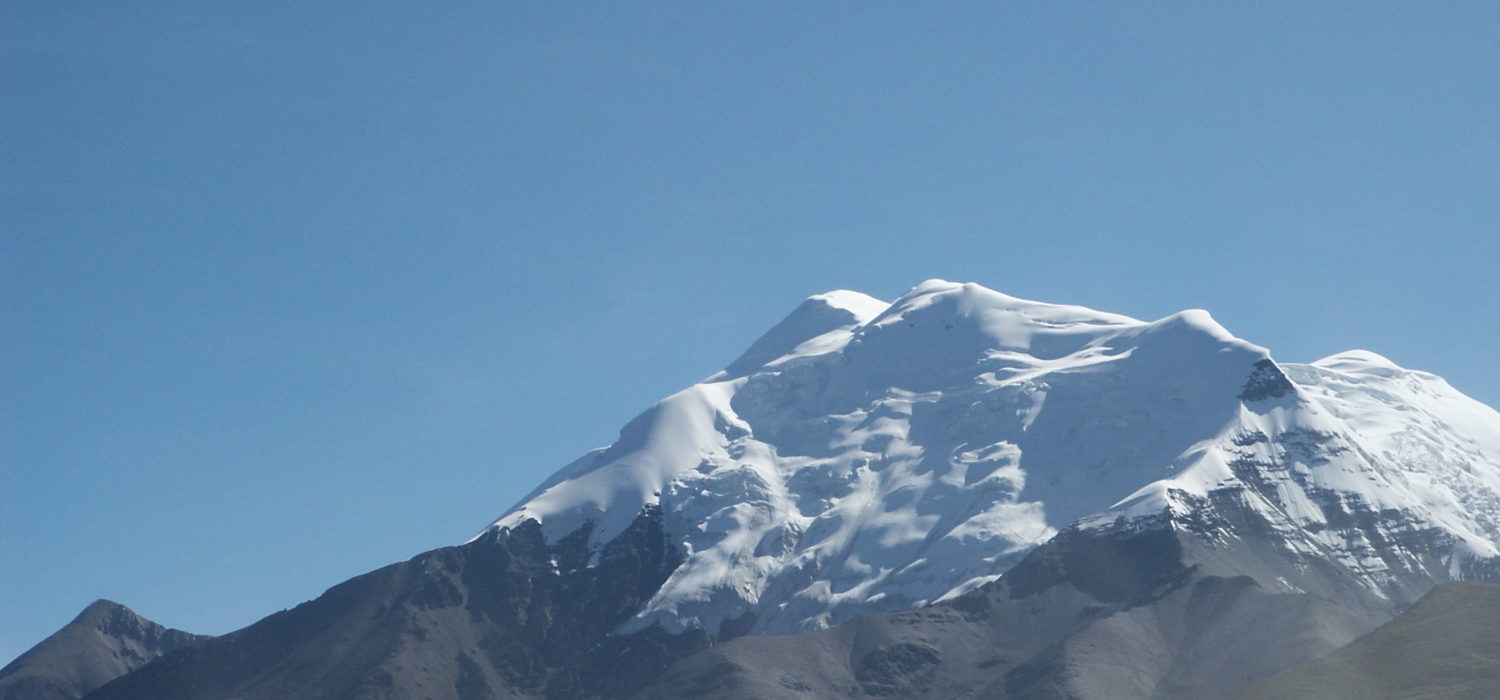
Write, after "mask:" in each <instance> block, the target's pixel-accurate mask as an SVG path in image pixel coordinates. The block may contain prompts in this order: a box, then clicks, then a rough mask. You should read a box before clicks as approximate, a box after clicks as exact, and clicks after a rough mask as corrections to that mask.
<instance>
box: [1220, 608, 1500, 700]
mask: <svg viewBox="0 0 1500 700" xmlns="http://www.w3.org/2000/svg"><path fill="white" fill-rule="evenodd" d="M1497 697H1500V585H1495V584H1492V583H1477V582H1464V583H1450V584H1446V585H1443V586H1439V587H1437V588H1435V589H1433V590H1432V592H1431V593H1429V594H1428V595H1427V597H1425V598H1423V599H1422V600H1421V601H1419V602H1418V603H1417V604H1416V605H1414V606H1412V608H1411V609H1410V610H1408V611H1406V612H1405V613H1403V614H1402V615H1400V616H1399V617H1397V618H1396V619H1394V620H1392V621H1391V622H1390V623H1388V624H1386V625H1383V626H1381V627H1380V628H1379V629H1377V630H1375V631H1374V632H1371V633H1370V634H1367V635H1365V636H1363V637H1360V638H1359V639H1357V640H1355V641H1353V642H1351V643H1350V644H1349V645H1348V646H1345V647H1343V648H1342V649H1339V650H1338V651H1335V652H1334V653H1332V654H1329V655H1327V656H1325V657H1323V658H1320V659H1317V660H1315V661H1311V662H1309V663H1306V664H1303V665H1301V666H1298V667H1296V668H1293V669H1290V670H1288V671H1285V672H1283V673H1280V674H1278V675H1276V676H1274V677H1272V678H1270V679H1268V680H1266V681H1265V682H1262V683H1260V684H1257V685H1255V686H1253V687H1252V688H1250V689H1249V690H1248V691H1246V692H1245V693H1244V694H1242V695H1241V696H1240V698H1241V699H1242V700H1273V699H1277V700H1312V699H1316V700H1343V699H1345V698H1348V699H1349V700H1385V699H1390V700H1394V699H1396V698H1401V699H1403V700H1418V699H1431V700H1439V699H1444V700H1466V699H1473V700H1490V699H1492V698H1497Z"/></svg>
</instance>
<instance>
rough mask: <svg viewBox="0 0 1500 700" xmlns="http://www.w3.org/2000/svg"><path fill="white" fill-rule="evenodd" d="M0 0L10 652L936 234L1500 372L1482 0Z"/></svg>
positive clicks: (1113, 302) (604, 404) (1054, 290)
mask: <svg viewBox="0 0 1500 700" xmlns="http://www.w3.org/2000/svg"><path fill="white" fill-rule="evenodd" d="M640 5H643V4H641V3H575V4H567V3H550V2H548V3H543V2H526V3H513V2H452V3H404V2H403V3H396V2H373V3H372V2H321V3H308V2H304V1H303V0H296V1H285V2H271V1H267V2H257V3H243V2H241V3H227V2H203V1H202V0H193V1H192V2H149V3H148V2H94V3H77V2H67V3H63V2H52V1H50V0H12V1H10V2H5V3H3V4H0V91H3V92H0V149H3V150H0V370H3V375H0V621H3V622H0V663H4V662H5V661H7V660H9V659H10V658H11V657H13V656H14V655H16V654H18V653H20V652H21V651H23V650H24V649H25V648H26V647H28V646H30V645H31V644H32V643H34V642H36V641H38V640H40V639H41V638H42V637H43V636H45V635H46V634H48V633H50V632H51V631H52V630H53V629H55V628H57V627H58V626H60V625H62V624H64V623H66V622H67V621H68V620H69V619H71V618H72V616H73V615H75V614H76V613H77V612H78V611H79V610H81V609H82V608H83V607H84V606H85V605H87V604H88V603H89V602H91V601H92V600H94V599H96V598H100V597H106V598H111V599H114V600H118V601H120V602H123V603H125V604H126V605H129V606H131V607H133V608H135V609H136V610H138V611H139V612H141V613H142V614H145V615H147V616H148V617H151V618H153V619H156V620H158V621H160V622H163V623H164V624H168V625H171V626H177V627H182V628H185V629H187V630H190V631H194V632H203V633H223V632H227V631H230V630H232V629H235V628H237V627H240V626H243V625H245V624H248V623H250V622H253V621H254V620H256V619H258V618H260V617H261V616H263V615H265V614H268V613H271V612H275V611H277V610H279V609H282V608H286V607H291V606H293V605H295V604H297V603H298V602H301V601H303V600H306V599H309V598H312V597H315V596H316V595H318V594H319V593H321V592H322V591H323V590H324V589H325V588H327V587H328V586H331V585H333V584H336V583H338V582H340V581H342V580H344V579H346V578H348V577H350V576H353V575H355V574H359V573H361V572H364V571H367V570H369V569H372V568H375V567H378V566H381V565H383V564H387V563H390V562H393V561H398V560H401V559H404V558H406V557H409V556H411V555H413V554H416V553H418V552H420V551H423V550H426V549H429V548H432V547H437V546H442V545H448V544H456V543H459V542H462V541H463V540H465V539H466V538H468V537H469V536H470V535H471V534H473V533H474V532H475V531H477V530H478V529H479V528H481V527H483V526H484V525H485V524H487V523H488V522H489V521H490V520H491V519H493V518H494V517H496V516H498V515H499V514H500V513H501V512H502V511H504V510H505V509H506V508H507V507H509V506H510V505H511V504H512V503H514V502H515V501H516V500H517V499H518V498H520V497H521V496H522V495H524V494H525V492H527V491H529V490H530V488H531V487H532V486H533V485H535V484H536V483H537V482H539V481H540V480H541V479H543V478H544V477H545V476H546V475H548V474H549V473H551V472H552V471H553V470H554V469H556V468H558V467H560V466H562V465H563V464H564V463H566V462H568V461H570V460H571V459H573V458H574V457H576V456H578V455H579V454H581V453H582V452H584V451H585V450H587V449H589V448H592V447H595V446H598V445H602V444H607V443H608V442H610V441H611V440H612V439H613V438H614V436H615V433H616V430H617V429H618V428H619V427H620V426H621V425H623V424H624V423H625V422H626V421H627V420H628V419H630V418H631V417H632V416H633V415H634V414H635V413H637V412H639V411H640V410H642V409H644V408H646V407H647V406H648V405H650V404H651V403H652V402H653V401H655V400H656V399H657V398H660V397H661V396H664V395H666V394H669V393H672V392H674V391H676V390H677V389H680V388H682V387H683V386H685V385H687V384H689V383H691V382H693V381H696V380H698V379H700V378H702V377H704V376H707V375H708V374H711V373H712V372H714V371H715V370H717V369H718V368H720V367H721V366H723V365H724V364H727V363H728V362H729V361H730V360H732V359H733V358H734V357H735V356H736V355H737V354H738V353H739V352H740V351H741V350H743V349H744V348H745V347H746V346H747V345H748V344H749V343H750V342H751V341H752V340H753V339H754V338H755V337H756V336H758V335H759V334H760V333H761V332H762V331H763V330H765V329H766V328H768V327H769V326H770V325H771V324H773V323H774V322H775V321H776V320H777V319H779V318H780V317H781V316H782V315H784V314H785V313H786V312H787V311H789V310H790V309H791V308H792V307H793V306H795V305H796V304H797V303H798V302H799V301H800V299H801V298H802V297H804V296H807V295H809V294H813V293H817V292H821V291H826V290H829V289H835V288H852V289H858V290H861V291H865V292H868V293H871V294H874V295H876V296H880V297H882V298H886V299H890V298H894V297H895V296H897V295H899V294H901V293H902V292H903V291H905V290H906V289H907V288H908V287H910V286H912V285H914V284H916V283H917V282H919V281H921V280H923V279H925V278H928V277H943V278H946V279H952V280H959V281H974V282H979V283H982V284H984V285H986V286H989V287H992V288H994V289H997V290H1000V291H1003V292H1007V293H1010V294H1013V295H1016V296H1022V297H1027V298H1033V299H1040V300H1045V301H1055V302H1067V303H1077V304H1084V305H1087V306H1092V307H1095V308H1100V309H1104V310H1108V311H1114V312H1119V313H1125V314H1129V315H1133V316H1137V317H1141V318H1157V317H1160V316H1164V315H1166V314H1169V313H1171V312H1173V311H1177V310H1179V309H1182V308H1189V307H1201V308H1206V309H1209V310H1210V311H1212V312H1213V313H1214V315H1215V317H1216V318H1217V319H1218V320H1219V321H1220V322H1221V323H1223V324H1224V325H1225V326H1227V327H1228V328H1229V329H1230V330H1231V331H1233V332H1235V333H1236V334H1237V335H1239V336H1241V337H1244V338H1246V339H1249V340H1251V341H1254V342H1257V343H1259V344H1261V345H1265V346H1267V347H1269V348H1271V349H1272V351H1273V353H1274V354H1275V356H1276V357H1277V358H1279V359H1282V360H1287V361H1310V360H1313V359H1316V358H1318V357H1321V356H1324V355H1327V354H1331V353H1333V352H1336V351H1340V350H1344V349H1348V348H1354V347H1364V348H1369V349H1372V350H1375V351H1377V352H1380V353H1383V354H1385V355H1387V356H1389V357H1390V358H1392V359H1393V360H1395V361H1397V362H1399V363H1401V364H1404V365H1406V366H1409V367H1415V368H1421V369H1426V370H1430V371H1433V372H1437V373H1439V374H1441V375H1443V376H1444V377H1446V378H1447V379H1448V380H1449V381H1450V382H1452V383H1453V384H1454V385H1455V386H1457V387H1458V388H1459V389H1461V390H1463V391H1466V392H1468V393H1469V394H1470V395H1472V396H1475V397H1476V398H1479V399H1481V400H1484V401H1486V402H1488V403H1491V404H1492V405H1494V404H1500V363H1497V362H1496V356H1497V351H1496V348H1497V347H1500V294H1497V286H1500V285H1497V283H1496V279H1497V274H1496V267H1497V264H1500V236H1497V222H1500V79H1497V75H1500V48H1497V47H1500V42H1496V41H1495V37H1496V36H1497V34H1500V5H1496V4H1494V3H1481V2H1443V3H1410V2H1397V3H1378V2H1360V3H1353V2H1330V3H1305V2H1289V3H1284V4H1283V3H1275V2H1253V3H1252V2H1245V3H1238V4H1233V3H1201V2H1184V3H1174V2H1157V3H1117V4H1116V3H946V2H943V3H902V4H884V3H868V2H859V3H837V4H835V3H807V2H798V3H761V2H754V3H750V2H746V3H741V4H737V5H736V4H731V3H724V2H714V3H652V4H645V6H640Z"/></svg>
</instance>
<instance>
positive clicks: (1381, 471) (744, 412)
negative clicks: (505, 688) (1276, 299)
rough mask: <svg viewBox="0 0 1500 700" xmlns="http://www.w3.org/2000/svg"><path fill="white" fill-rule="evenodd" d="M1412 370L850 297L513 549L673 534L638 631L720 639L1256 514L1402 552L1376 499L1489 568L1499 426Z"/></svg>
mask: <svg viewBox="0 0 1500 700" xmlns="http://www.w3.org/2000/svg"><path fill="white" fill-rule="evenodd" d="M1392 368H1395V365H1393V364H1390V363H1389V361H1388V360H1385V359H1384V358H1380V357H1379V356H1378V355H1375V354H1374V353H1366V352H1363V351H1356V352H1350V353H1341V354H1340V355H1336V356H1333V357H1331V358H1326V359H1324V360H1320V361H1319V362H1317V363H1313V364H1311V365H1283V364H1277V363H1276V362H1275V361H1273V360H1272V359H1271V356H1270V354H1269V353H1268V352H1267V351H1266V349H1265V348H1262V347H1260V346H1257V345H1254V344H1252V343H1249V342H1246V341H1244V340H1241V339H1239V338H1236V337H1234V336H1233V335H1232V334H1231V333H1230V332H1229V331H1227V330H1226V329H1225V328H1224V327H1223V326H1221V325H1219V324H1218V323H1217V322H1216V321H1214V320H1213V318H1212V317H1211V316H1210V315H1209V314H1208V313H1207V312H1206V311H1202V310H1197V309H1193V310H1187V311H1183V312H1179V313H1176V314H1172V315H1170V316H1167V317H1165V318H1162V319H1159V320H1156V321H1151V322H1145V321H1140V320H1136V319H1133V318H1129V317H1126V316H1120V315H1117V314H1109V313H1104V312H1099V311H1094V310H1091V309H1087V308H1083V307H1078V306H1066V305H1056V304H1046V303H1041V302H1034V301H1028V300H1025V299H1019V298H1016V297H1012V296H1008V295H1005V294H1001V293H999V292H995V291H993V290H990V289H986V288H984V287H982V286H979V285H975V284H957V283H952V282H946V281H943V280H928V281H926V282H923V283H922V284H920V285H918V286H917V287H914V288H913V289H911V290H910V291H908V292H907V293H906V294H904V295H902V296H901V297H900V298H898V299H896V300H895V301H894V302H891V303H889V304H887V303H885V302H883V301H880V300H877V299H874V298H872V297H869V296H866V295H863V294H860V293H858V292H850V291H835V292H829V293H826V294H819V295H815V296H813V297H809V298H808V299H807V300H806V301H804V302H803V303H802V304H801V305H799V306H798V307H797V308H796V309H795V310H794V311H793V312H792V313H791V314H790V315H789V316H787V317H786V318H785V319H783V320H782V321H781V322H780V323H778V324H776V325H775V326H774V327H773V328H771V330H770V331H768V332H767V333H766V334H765V335H763V336H762V337H761V338H760V339H759V340H757V341H756V342H755V343H754V344H752V345H751V347H750V349H749V350H747V351H746V352H745V353H744V354H743V355H742V356H741V357H739V358H738V359H736V360H735V361H734V362H732V363H730V364H729V366H728V367H726V368H725V370H724V371H722V372H719V373H717V374H715V375H713V376H712V377H709V378H708V379H706V380H704V381H703V382H701V383H699V384H696V385H694V386H692V387H689V388H687V389H685V390H683V391H681V392H678V393H677V394H673V395H672V396H669V397H667V398H666V399H664V400H662V401H661V402H660V403H658V404H657V405H656V406H654V407H652V408H651V409H649V410H647V411H646V412H645V413H643V414H642V415H641V416H639V417H637V418H636V419H635V420H633V421H631V422H630V423H629V424H628V425H626V426H625V428H624V429H622V430H621V433H620V437H619V439H618V440H617V441H616V442H615V443H614V444H613V445H611V446H609V447H608V448H603V449H600V450H596V451H594V452H591V453H590V454H588V455H585V456H584V457H583V458H581V459H579V460H578V461H577V462H575V463H573V464H571V465H569V466H568V467H565V468H564V469H563V470H561V471H560V472H558V473H557V474H556V475H555V476H553V477H552V478H551V479H549V480H548V481H547V482H546V483H544V484H542V486H541V487H539V488H538V489H537V490H536V491H535V492H533V493H532V494H531V495H530V496H528V497H527V498H525V499H523V500H522V501H521V503H519V504H517V505H516V506H515V507H514V508H513V509H512V510H511V511H510V512H508V513H507V514H506V515H505V516H503V517H502V518H500V519H499V520H498V521H496V523H495V524H494V525H493V526H492V527H514V526H516V525H519V524H520V523H522V522H524V521H526V520H528V519H535V520H537V521H539V522H540V523H541V525H542V529H543V532H544V533H545V534H546V536H547V537H548V538H549V540H550V541H554V542H555V541H558V540H561V539H562V538H564V537H567V536H568V535H570V534H573V533H575V532H583V533H586V535H587V538H588V541H589V543H590V544H591V546H593V547H595V548H596V549H597V548H598V547H599V546H600V545H602V544H603V543H605V542H608V541H610V540H611V539H613V538H614V537H616V536H617V535H618V534H620V533H621V532H623V531H624V530H625V528H626V527H627V526H628V525H629V524H630V523H631V521H632V520H633V519H634V518H636V517H637V516H638V515H640V514H641V513H642V512H643V509H645V508H647V507H656V508H659V511H658V512H659V513H660V515H661V517H662V518H663V519H664V524H665V527H666V530H667V532H668V533H669V534H670V535H671V536H672V537H673V538H674V542H675V546H677V547H679V548H680V551H681V552H682V555H683V562H682V564H681V565H680V566H679V567H678V568H677V569H676V570H675V571H673V572H672V574H671V576H670V577H669V578H668V579H667V581H666V583H665V584H664V585H663V586H662V587H661V589H660V590H659V591H658V592H657V593H656V595H655V597H653V598H652V599H651V600H650V601H648V602H647V603H646V605H645V606H644V607H643V608H642V609H641V610H640V611H639V612H638V614H637V615H636V617H635V619H634V620H633V621H632V622H631V623H630V624H629V625H627V629H637V628H642V627H645V626H649V625H653V624H659V625H662V626H663V627H665V628H667V629H668V630H672V631H676V630H681V629H684V628H689V627H697V628H703V629H706V630H708V631H709V632H710V633H716V632H718V631H720V629H721V627H722V626H723V625H724V624H726V623H728V622H731V621H733V622H734V624H735V626H736V629H749V630H752V631H756V632H786V631H793V630H798V629H803V628H808V627H820V626H824V625H828V624H834V623H837V622H840V621H842V620H845V619H849V618H850V617H852V616H854V615H857V614H860V613H862V612H867V611H871V610H879V609H895V608H903V607H910V606H913V605H917V604H921V603H924V602H930V601H934V600H938V599H942V598H944V597H949V596H952V595H956V594H958V593H961V592H963V591H965V590H968V589H970V588H972V587H974V586H977V585H980V584H982V583H984V582H986V581H991V580H994V579H995V578H997V577H998V576H1000V575H1001V574H1002V573H1003V572H1004V571H1005V570H1006V569H1007V568H1009V567H1010V566H1011V565H1013V564H1014V563H1015V562H1016V561H1017V560H1018V559H1019V558H1020V557H1021V556H1023V555H1024V554H1025V553H1026V552H1028V551H1030V550H1031V549H1032V548H1034V547H1036V546H1037V545H1038V544H1040V543H1042V542H1044V541H1046V540H1047V539H1049V538H1050V537H1052V536H1053V534H1055V533H1056V532H1057V531H1058V530H1059V529H1060V528H1063V527H1067V526H1069V525H1070V524H1073V523H1076V522H1082V523H1084V525H1087V524H1088V523H1089V522H1106V521H1110V522H1112V521H1114V520H1117V519H1119V518H1126V519H1129V518H1134V517H1141V516H1148V515H1153V514H1161V513H1167V514H1182V513H1185V512H1187V511H1194V510H1204V507H1203V504H1204V503H1207V502H1209V500H1211V499H1210V496H1211V495H1213V494H1215V493H1223V492H1224V490H1225V489H1230V488H1235V489H1239V490H1238V491H1235V492H1234V493H1235V494H1236V497H1237V498H1241V500H1242V501H1244V502H1245V503H1247V504H1248V505H1247V506H1246V507H1248V508H1251V509H1252V510H1254V512H1256V513H1262V515H1263V517H1264V518H1265V519H1267V520H1271V521H1274V527H1276V528H1280V529H1281V530H1283V531H1285V532H1287V533H1294V532H1301V530H1299V528H1301V529H1307V528H1311V529H1312V530H1316V532H1315V533H1313V534H1312V535H1308V536H1307V537H1303V536H1302V535H1300V534H1299V535H1296V536H1295V537H1294V536H1293V535H1292V534H1288V535H1287V540H1288V541H1295V542H1298V543H1300V544H1298V545H1296V546H1302V547H1305V548H1316V547H1322V548H1324V549H1325V550H1327V551H1335V550H1337V551H1340V552H1354V553H1358V552H1364V551H1366V550H1365V549H1361V547H1366V548H1368V546H1370V543H1371V541H1372V538H1377V537H1379V536H1380V535H1379V533H1375V534H1370V533H1365V534H1360V535H1359V537H1355V536H1354V535H1350V534H1348V533H1347V532H1344V531H1343V530H1340V529H1339V528H1338V527H1336V526H1337V525H1338V524H1339V522H1341V521H1339V520H1338V517H1337V516H1336V515H1330V514H1329V513H1331V512H1332V511H1330V510H1329V508H1330V506H1329V501H1328V499H1329V498H1332V497H1331V496H1329V494H1353V497H1355V498H1357V499H1358V501H1359V503H1361V504H1370V505H1371V507H1373V508H1375V509H1376V512H1385V511H1392V512H1394V511H1393V509H1400V508H1405V510H1403V511H1402V512H1410V513H1414V514H1415V515H1413V517H1414V518H1417V519H1419V520H1420V522H1422V523H1424V525H1423V527H1429V526H1430V527H1431V528H1438V529H1442V531H1443V532H1445V533H1448V534H1446V535H1444V537H1446V538H1447V540H1445V541H1447V542H1449V543H1453V542H1460V543H1463V546H1464V547H1465V551H1467V552H1471V553H1473V554H1472V556H1489V554H1490V553H1493V551H1494V546H1493V544H1492V543H1493V542H1494V541H1495V540H1496V535H1497V529H1496V527H1495V526H1496V524H1497V523H1500V510H1495V508H1496V507H1500V497H1496V493H1497V491H1496V488H1500V486H1497V485H1500V477H1497V476H1496V473H1497V472H1500V419H1497V418H1496V416H1495V414H1494V412H1493V411H1489V410H1488V409H1487V408H1484V407H1483V406H1480V405H1479V404H1477V403H1475V402H1472V401H1471V400H1468V399H1467V398H1465V397H1463V396H1462V395H1461V394H1458V393H1457V392H1456V391H1453V390H1452V389H1451V387H1447V385H1446V384H1445V383H1442V382H1441V380H1438V379H1436V378H1435V377H1431V375H1425V374H1422V373H1407V372H1405V371H1404V370H1402V371H1400V372H1396V371H1395V370H1396V369H1399V368H1395V369H1392ZM1401 382H1407V384H1400V383H1401ZM1410 382H1415V384H1410ZM1393 383H1395V384H1400V386H1399V387H1398V386H1395V384H1393ZM1413 387H1415V388H1413ZM1412 406H1416V407H1418V408H1420V413H1412V412H1410V410H1409V409H1410V407H1412ZM1476 407H1477V408H1476ZM1486 411H1487V413H1486ZM1412 418H1420V420H1419V421H1417V423H1419V424H1420V425H1419V426H1418V427H1417V428H1414V427H1413V425H1414V424H1413V421H1412V420H1411V419H1412ZM1444 425H1449V426H1451V425H1461V426H1462V430H1451V429H1448V428H1444V427H1443V426H1444ZM1411 430H1416V431H1417V432H1416V433H1412V432H1410V431H1411ZM1423 430H1426V431H1428V432H1427V433H1423V432H1422V431H1423ZM1400 431H1406V432H1400ZM1433 431H1436V432H1433ZM1462 432H1466V433H1476V434H1479V435H1480V436H1481V437H1479V438H1472V439H1470V438H1464V439H1465V440H1468V441H1467V442H1465V441H1464V440H1460V439H1459V438H1460V437H1462V436H1460V435H1458V433H1462ZM1398 434H1399V435H1402V436H1405V437H1393V436H1394V435H1398ZM1257 436H1263V437H1257ZM1381 436H1385V437H1381ZM1445 441H1446V442H1445ZM1412 445H1421V449H1429V448H1430V449H1431V450H1432V451H1431V452H1430V453H1427V454H1428V456H1427V457H1426V458H1424V459H1425V460H1426V461H1422V460H1417V461H1415V462H1413V460H1414V459H1415V458H1416V457H1417V455H1416V454H1415V453H1413V452H1412V449H1414V448H1412V447H1411V446H1412ZM1314 453H1316V454H1314ZM1391 455H1396V456H1394V457H1393V456H1391ZM1299 460H1301V461H1299ZM1320 460H1321V461H1320ZM1330 465H1331V466H1330ZM1413 465H1415V466H1413ZM1458 472H1464V473H1466V474H1469V476H1467V477H1466V476H1462V475H1455V474H1457V473H1458ZM1424 474H1425V475H1434V474H1442V475H1443V476H1442V477H1441V478H1438V477H1431V478H1428V477H1424V476H1423V475H1424ZM1304 476H1305V477H1306V478H1303V477H1304ZM1424 479H1426V480H1425V481H1424ZM1251 482H1253V483H1251ZM1299 494H1300V495H1299ZM1402 499H1419V500H1421V502H1422V503H1423V504H1426V505H1423V506H1422V508H1406V505H1410V504H1409V503H1405V501H1403V500H1402ZM1339 503H1344V502H1343V501H1339ZM1403 504H1405V505H1403ZM1380 509H1385V511H1381V510H1380ZM1492 511H1494V512H1493V513H1492ZM1476 513H1477V514H1478V515H1476ZM1319 533H1322V534H1319ZM1388 534H1389V533H1388ZM1299 538H1300V539H1299ZM1309 538H1310V539H1309ZM1360 538H1363V539H1360ZM1356 540H1357V541H1356ZM1349 556H1350V557H1353V559H1351V561H1353V562H1355V563H1356V564H1358V565H1359V567H1362V568H1360V571H1364V572H1366V573H1368V575H1369V578H1370V580H1371V581H1374V582H1375V583H1373V584H1372V585H1380V584H1379V581H1378V579H1379V577H1380V576H1382V575H1384V574H1383V573H1382V572H1383V571H1385V569H1381V568H1380V567H1378V566H1376V565H1375V564H1373V563H1372V562H1370V561H1363V560H1361V559H1360V556H1362V555H1360V554H1350V555H1349ZM1392 556H1396V555H1392ZM1366 558H1368V557H1367V556H1366ZM1424 565H1425V564H1424ZM1351 566H1355V564H1351ZM1386 568H1387V569H1388V568H1390V567H1389V566H1387V567H1386Z"/></svg>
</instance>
